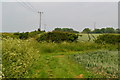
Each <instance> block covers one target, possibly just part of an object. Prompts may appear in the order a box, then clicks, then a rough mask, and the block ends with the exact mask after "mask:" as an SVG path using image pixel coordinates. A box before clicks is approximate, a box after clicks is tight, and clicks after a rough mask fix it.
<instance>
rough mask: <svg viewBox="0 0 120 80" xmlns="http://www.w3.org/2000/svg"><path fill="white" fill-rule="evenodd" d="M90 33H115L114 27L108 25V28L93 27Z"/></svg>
mask: <svg viewBox="0 0 120 80" xmlns="http://www.w3.org/2000/svg"><path fill="white" fill-rule="evenodd" d="M92 33H115V29H114V28H111V27H108V28H102V29H95V30H93V31H92Z"/></svg>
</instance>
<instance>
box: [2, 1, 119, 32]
mask: <svg viewBox="0 0 120 80" xmlns="http://www.w3.org/2000/svg"><path fill="white" fill-rule="evenodd" d="M18 1H19V2H3V3H2V31H3V32H24V31H34V30H37V29H38V28H39V14H38V13H37V11H41V12H43V14H42V30H46V31H51V30H53V29H54V28H57V27H59V28H73V29H74V30H77V31H82V30H83V29H84V28H90V29H92V30H93V29H94V24H95V23H96V25H95V28H103V27H114V28H118V3H117V2H21V1H22V0H18ZM31 6H32V8H30V7H31ZM28 7H29V8H28Z"/></svg>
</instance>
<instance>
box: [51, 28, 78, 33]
mask: <svg viewBox="0 0 120 80" xmlns="http://www.w3.org/2000/svg"><path fill="white" fill-rule="evenodd" d="M53 31H62V32H71V33H79V32H78V31H75V30H73V29H72V28H55V29H54V30H53Z"/></svg>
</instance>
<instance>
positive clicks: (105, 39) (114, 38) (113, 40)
mask: <svg viewBox="0 0 120 80" xmlns="http://www.w3.org/2000/svg"><path fill="white" fill-rule="evenodd" d="M95 42H96V43H100V44H105V43H108V44H118V43H119V42H120V35H115V34H103V35H99V36H98V37H97V39H96V40H95Z"/></svg>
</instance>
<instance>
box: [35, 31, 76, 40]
mask: <svg viewBox="0 0 120 80" xmlns="http://www.w3.org/2000/svg"><path fill="white" fill-rule="evenodd" d="M77 38H78V35H76V34H74V33H67V32H56V31H54V32H48V33H45V34H43V35H41V36H40V37H39V38H37V41H38V42H40V41H47V42H62V41H67V42H73V41H76V40H77Z"/></svg>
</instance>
